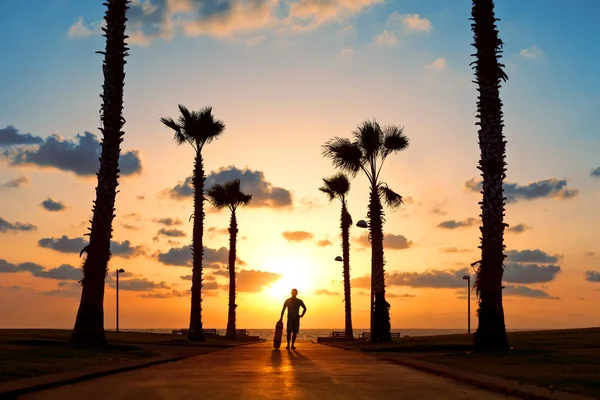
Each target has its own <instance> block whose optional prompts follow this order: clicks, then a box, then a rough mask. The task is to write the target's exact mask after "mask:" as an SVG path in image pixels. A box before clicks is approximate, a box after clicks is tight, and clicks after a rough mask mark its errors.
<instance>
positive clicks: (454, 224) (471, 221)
mask: <svg viewBox="0 0 600 400" xmlns="http://www.w3.org/2000/svg"><path fill="white" fill-rule="evenodd" d="M477 222H478V220H477V219H476V218H467V219H464V220H462V221H456V220H454V219H452V220H449V221H444V222H440V223H439V224H438V225H437V227H438V228H442V229H458V228H465V227H469V226H473V225H475V224H477Z"/></svg>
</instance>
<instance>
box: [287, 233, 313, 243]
mask: <svg viewBox="0 0 600 400" xmlns="http://www.w3.org/2000/svg"><path fill="white" fill-rule="evenodd" d="M281 236H283V238H284V239H285V240H287V241H288V242H297V243H299V242H305V241H307V240H310V239H312V238H313V237H314V236H315V235H314V234H312V233H310V232H306V231H285V232H281Z"/></svg>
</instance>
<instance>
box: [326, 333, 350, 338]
mask: <svg viewBox="0 0 600 400" xmlns="http://www.w3.org/2000/svg"><path fill="white" fill-rule="evenodd" d="M329 337H330V338H342V337H346V332H336V331H333V332H331V333H330V334H329Z"/></svg>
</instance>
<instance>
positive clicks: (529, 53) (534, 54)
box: [519, 45, 544, 60]
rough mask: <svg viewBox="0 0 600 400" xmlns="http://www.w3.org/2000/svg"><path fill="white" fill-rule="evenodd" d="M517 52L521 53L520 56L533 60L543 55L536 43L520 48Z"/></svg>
mask: <svg viewBox="0 0 600 400" xmlns="http://www.w3.org/2000/svg"><path fill="white" fill-rule="evenodd" d="M519 54H520V55H521V57H524V58H527V59H530V60H534V59H536V58H540V57H542V56H543V55H544V52H543V51H542V50H540V48H539V47H537V46H536V45H533V46H531V47H528V48H526V49H523V50H521V51H520V52H519Z"/></svg>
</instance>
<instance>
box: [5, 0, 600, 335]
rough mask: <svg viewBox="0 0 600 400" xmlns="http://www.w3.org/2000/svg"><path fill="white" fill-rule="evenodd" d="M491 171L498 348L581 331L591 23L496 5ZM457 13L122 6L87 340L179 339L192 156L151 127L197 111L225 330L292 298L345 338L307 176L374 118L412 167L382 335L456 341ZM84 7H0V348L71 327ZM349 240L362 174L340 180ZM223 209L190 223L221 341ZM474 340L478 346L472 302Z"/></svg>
mask: <svg viewBox="0 0 600 400" xmlns="http://www.w3.org/2000/svg"><path fill="white" fill-rule="evenodd" d="M497 3H498V4H497V5H496V13H497V16H498V17H499V18H500V19H501V21H499V22H498V28H499V32H500V37H501V38H502V40H503V41H504V43H505V47H504V54H503V62H504V64H505V65H506V73H507V74H508V76H509V80H508V82H506V83H505V84H504V85H503V87H502V89H501V98H502V100H503V103H504V115H505V129H504V132H505V135H506V138H507V141H508V145H507V163H508V172H507V178H506V182H505V195H506V197H507V206H506V222H507V223H508V224H509V225H510V227H509V228H508V229H507V231H506V235H505V243H506V248H507V249H506V254H507V255H508V257H507V260H506V263H505V264H506V265H505V266H506V268H505V274H504V286H505V289H504V307H505V314H506V325H507V328H508V329H545V328H569V327H586V326H597V325H598V321H599V320H600V309H599V308H598V307H595V304H597V303H598V301H599V300H600V248H599V243H600V228H599V226H600V213H598V212H597V208H598V204H600V159H599V157H598V154H600V135H598V132H597V129H598V128H597V110H598V108H599V107H600V94H599V93H600V80H599V79H598V78H597V64H598V62H599V61H600V60H599V57H600V56H599V54H600V52H599V51H598V50H599V49H598V43H600V27H598V24H597V23H596V22H597V20H596V19H597V15H598V13H599V12H600V3H598V2H597V1H595V0H577V1H576V2H564V1H558V0H529V1H527V2H517V1H498V2H497ZM470 5H471V4H470V1H468V0H454V1H452V2H449V1H447V0H427V1H422V0H419V1H417V0H404V1H403V0H221V1H217V2H214V1H203V0H137V1H134V2H133V3H132V6H131V9H130V10H129V14H128V19H129V20H128V25H127V33H128V35H129V36H130V39H129V43H130V48H131V50H130V56H129V57H128V58H127V64H126V66H125V70H126V82H125V95H124V107H125V109H124V117H125V119H126V123H125V126H124V131H125V136H124V142H123V145H122V154H121V159H120V165H121V171H122V173H121V175H122V177H121V179H120V185H119V190H120V192H119V193H118V195H117V200H116V218H115V219H114V222H113V228H114V236H113V242H112V244H111V251H112V254H113V257H112V259H111V261H110V265H109V269H110V271H109V275H108V277H107V281H106V283H107V290H106V297H105V326H106V328H108V329H113V328H114V325H115V324H114V320H115V270H116V269H117V268H123V269H124V270H125V271H126V272H125V273H124V274H122V275H121V277H120V291H119V294H120V326H121V328H122V329H127V328H130V329H133V328H183V327H187V324H188V321H189V302H190V298H189V292H188V291H189V288H190V284H191V282H190V280H189V279H190V275H191V261H190V260H191V255H190V250H189V246H190V243H191V232H192V223H191V222H190V220H189V218H190V215H191V213H192V211H193V205H192V197H191V187H190V181H189V177H190V175H191V173H192V168H193V157H194V154H193V150H192V149H191V147H189V146H187V147H186V146H179V147H178V146H177V145H176V143H175V142H174V141H173V137H172V132H171V131H170V130H169V129H168V128H166V127H165V126H163V125H162V124H161V123H160V122H159V119H160V118H161V117H174V118H175V117H177V116H178V108H177V105H178V104H184V105H186V106H187V107H188V108H191V109H197V110H199V109H201V108H202V107H206V106H212V107H213V112H214V115H215V116H216V117H217V118H219V119H222V120H223V121H224V122H225V124H226V129H225V132H224V134H223V136H222V137H221V138H220V139H218V140H217V141H215V142H213V143H210V144H209V145H207V146H206V147H205V148H204V150H203V156H204V160H205V167H206V171H207V180H206V184H207V186H210V185H212V184H215V183H223V182H225V181H227V180H228V179H232V178H240V179H241V182H242V187H243V189H244V190H245V191H246V192H247V193H249V194H252V195H253V200H252V203H251V204H250V205H249V206H248V207H243V208H240V209H239V210H238V222H239V241H238V263H237V271H238V277H237V284H238V300H237V304H238V308H237V313H238V319H237V322H238V327H239V328H247V329H252V328H271V327H272V326H273V324H274V322H275V321H276V320H277V319H278V317H279V312H280V310H281V306H282V304H283V301H284V300H285V298H286V297H288V295H289V292H290V290H291V289H292V288H294V287H295V288H297V289H298V290H299V297H300V298H302V299H303V300H304V302H305V303H306V305H307V307H308V312H307V315H306V317H305V318H304V319H303V322H302V326H303V327H304V328H332V329H339V328H342V327H343V326H344V312H343V311H344V304H343V286H342V265H341V263H339V262H336V261H334V259H335V257H336V256H338V255H341V240H340V234H339V233H340V232H339V216H340V204H339V202H335V201H334V202H331V203H330V202H329V201H328V199H327V197H326V196H325V195H324V194H323V193H321V192H319V191H318V188H319V187H320V186H321V183H322V178H324V177H329V176H331V175H333V174H334V173H335V172H336V171H335V170H334V168H333V166H332V165H331V162H330V161H329V160H327V159H324V158H323V157H322V155H321V146H322V145H323V144H324V143H325V142H326V141H327V140H328V139H330V138H332V137H335V136H338V137H350V136H351V134H352V132H353V131H354V130H355V129H356V127H357V125H358V124H360V123H361V122H362V121H364V120H366V119H372V118H375V119H377V121H379V122H380V123H381V124H384V125H390V124H393V125H397V126H402V127H403V129H404V133H405V134H406V135H407V136H408V137H409V139H410V147H409V148H408V149H407V150H406V151H405V152H402V153H400V154H396V155H392V156H390V157H389V158H388V160H387V161H386V164H385V165H384V168H383V172H382V179H383V180H384V181H385V182H387V183H388V184H389V186H390V187H391V188H392V189H394V190H396V191H397V192H399V193H400V194H401V195H402V196H403V197H404V205H403V206H402V207H401V209H400V210H397V211H390V210H387V211H386V222H385V226H384V232H385V235H386V238H385V241H384V244H385V257H386V266H385V268H386V274H387V275H386V276H387V278H386V283H387V296H388V301H389V302H390V304H391V310H390V313H391V319H392V328H394V329H408V328H415V329H418V328H452V329H456V328H465V329H466V321H467V318H466V317H467V316H466V314H467V311H466V309H467V293H468V292H467V287H466V281H465V280H463V279H462V277H463V275H465V274H469V273H470V274H471V275H474V272H473V271H472V269H471V267H470V264H471V263H472V262H474V261H477V260H479V255H480V253H479V249H478V248H477V246H478V245H479V229H478V227H479V226H480V217H479V205H478V201H480V199H481V195H480V193H479V190H480V189H479V188H480V186H479V185H480V177H479V175H478V170H477V169H476V166H477V162H478V160H479V148H478V143H477V130H476V126H475V122H476V109H475V102H476V97H477V92H476V88H475V84H474V83H472V79H473V76H472V75H473V72H472V70H471V68H470V66H469V63H470V62H472V61H473V58H472V56H471V54H472V53H473V48H472V47H471V43H472V33H471V30H470V21H469V18H470ZM103 15H104V7H103V6H102V1H91V0H85V1H81V0H44V1H41V0H18V1H17V0H8V1H2V2H1V3H0V18H1V20H2V21H1V22H2V23H0V48H1V49H2V53H3V62H2V63H0V93H2V96H0V303H1V304H5V305H7V304H8V305H10V306H9V307H1V308H0V328H9V327H10V328H19V327H44V328H70V327H72V326H73V323H74V320H75V314H76V311H77V307H78V303H79V296H80V292H81V290H80V286H79V284H78V283H77V282H78V280H79V279H80V278H81V274H82V273H81V269H80V267H81V264H82V259H80V258H79V252H80V250H81V249H82V248H83V247H84V246H85V243H86V238H87V236H84V234H85V233H86V232H87V227H88V226H89V223H88V222H87V221H88V220H90V219H91V211H90V210H91V207H92V201H93V200H94V197H95V192H94V188H95V184H96V181H95V173H96V171H97V168H98V161H97V157H98V154H99V139H100V136H99V135H100V132H99V130H98V127H99V126H101V120H100V114H99V110H100V97H99V94H100V92H101V86H102V79H103V78H102V67H101V65H102V56H101V55H99V54H95V52H96V51H100V50H103V49H104V41H103V39H104V38H103V37H102V36H101V31H100V28H101V26H102V19H103ZM351 183H352V186H351V192H350V195H349V199H348V204H349V211H350V213H351V214H352V217H353V219H354V221H358V220H360V219H364V218H366V213H367V203H368V190H367V181H366V177H365V176H364V175H358V176H357V177H356V178H354V179H352V181H351ZM228 221H229V214H228V212H227V211H226V210H223V211H217V210H215V209H212V208H210V207H208V208H207V215H206V219H205V233H204V237H205V246H206V249H205V265H204V268H205V269H204V271H205V274H204V278H205V282H204V291H203V293H204V301H203V318H204V327H206V328H213V327H214V328H224V327H225V326H226V319H227V284H228V278H227V272H226V262H227V252H228V250H227V246H228V234H227V230H226V228H227V225H228ZM350 263H351V277H352V281H351V283H352V309H353V322H354V327H355V328H357V329H360V328H366V327H367V326H368V307H369V297H368V291H369V287H370V286H369V270H370V251H369V243H368V239H367V236H366V232H365V231H364V230H362V229H360V228H358V227H353V228H352V230H351V256H350ZM470 296H471V299H472V301H473V307H472V312H473V321H474V322H473V324H474V325H475V324H476V314H475V309H476V307H475V305H474V302H475V300H476V296H475V294H474V293H471V294H470Z"/></svg>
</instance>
